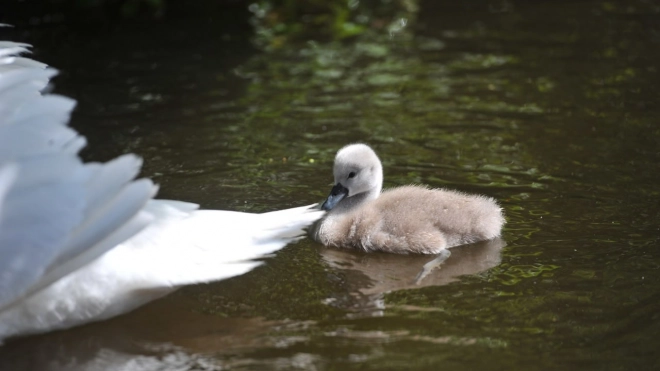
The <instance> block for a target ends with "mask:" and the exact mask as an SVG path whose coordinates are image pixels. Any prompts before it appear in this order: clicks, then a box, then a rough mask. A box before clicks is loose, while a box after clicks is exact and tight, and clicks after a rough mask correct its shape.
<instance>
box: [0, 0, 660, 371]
mask: <svg viewBox="0 0 660 371" xmlns="http://www.w3.org/2000/svg"><path fill="white" fill-rule="evenodd" d="M454 3H459V2H433V1H427V2H423V3H422V4H421V8H420V10H419V12H418V13H417V14H416V17H413V18H412V19H411V20H409V22H408V25H407V27H406V28H404V29H403V30H400V31H398V32H394V33H392V34H390V33H388V32H387V31H381V32H377V31H369V32H367V33H365V34H363V35H361V36H360V37H358V38H356V39H353V40H349V41H344V42H341V43H330V44H328V43H308V44H302V45H295V46H294V45H285V46H284V47H283V48H281V49H279V50H276V51H271V52H258V51H255V50H253V49H251V48H250V47H249V43H248V41H247V40H245V38H244V36H241V34H240V33H238V32H237V33H232V32H231V31H226V30H225V29H223V28H222V27H221V25H220V24H218V23H221V22H218V23H203V22H182V23H181V24H176V25H175V26H173V25H171V24H170V25H167V26H164V25H163V26H162V27H161V26H150V27H142V26H140V25H134V26H131V27H126V28H121V29H119V30H117V31H115V32H113V33H108V34H103V35H102V37H98V38H97V37H90V38H85V37H81V38H80V39H81V40H82V41H77V43H75V44H73V43H69V44H65V45H63V46H62V47H61V48H60V49H57V48H55V47H54V45H53V44H52V43H53V42H54V41H55V40H47V42H48V43H50V44H49V45H44V46H43V51H42V52H41V53H42V54H41V55H40V54H39V48H40V45H36V47H37V49H36V51H37V57H43V58H41V59H42V60H45V61H47V62H49V63H51V64H53V65H55V66H56V67H58V68H60V69H62V70H63V71H64V75H63V76H62V77H61V78H60V80H59V81H58V85H57V91H58V92H61V93H63V94H67V95H70V96H72V97H74V98H76V99H78V100H79V101H80V106H79V109H78V111H77V112H76V114H75V116H74V119H73V123H74V125H75V126H76V127H78V128H79V130H80V131H81V132H83V133H84V134H85V135H87V136H88V137H89V138H90V142H91V149H90V150H88V152H87V153H86V155H87V157H89V158H91V159H107V158H109V157H111V156H115V155H117V154H120V153H124V152H129V151H131V152H136V153H138V154H140V155H142V156H143V157H144V158H145V167H144V175H146V176H150V177H153V178H154V179H155V180H156V181H158V182H159V183H160V184H161V197H163V198H174V199H182V200H189V201H193V202H198V203H200V204H202V205H203V207H205V208H222V209H232V210H243V211H254V212H261V211H267V210H273V209H281V208H287V207H291V206H297V205H303V204H307V203H311V202H316V201H320V200H322V199H323V197H324V196H325V195H326V194H327V192H328V191H329V188H330V187H329V185H330V182H331V181H332V175H331V164H332V159H333V156H334V153H335V152H336V150H337V149H339V148H340V147H341V146H343V145H345V144H348V143H351V142H355V141H363V142H367V143H369V144H371V145H372V146H373V147H374V148H375V149H376V151H377V152H378V153H379V155H380V157H381V159H382V160H383V163H384V166H385V177H386V181H385V182H386V186H396V185H404V184H409V183H423V184H428V185H430V186H432V187H448V188H453V189H459V190H463V191H468V192H476V193H482V194H486V195H489V196H492V197H495V198H496V199H498V200H500V202H501V204H502V206H503V207H504V209H505V210H506V215H507V220H508V222H507V224H506V227H505V230H504V234H503V241H496V242H493V243H490V244H478V245H474V246H464V247H460V248H457V249H455V250H454V253H453V255H452V257H451V258H450V260H449V261H448V262H447V263H446V265H445V266H443V267H442V268H441V269H440V270H438V271H435V272H433V273H432V275H431V276H429V277H427V278H426V279H425V281H423V282H422V284H421V285H415V284H414V283H413V280H414V278H415V276H416V274H417V272H418V271H419V270H420V269H421V266H422V265H423V264H424V263H425V262H426V261H428V260H430V258H429V257H423V256H422V257H420V256H392V255H384V254H372V255H364V254H358V253H351V252H344V251H337V250H327V249H324V248H323V247H321V246H319V245H317V244H315V243H313V242H311V241H309V240H305V241H302V242H300V243H297V244H294V245H291V246H289V247H287V248H286V249H285V250H283V251H281V252H280V253H278V254H277V256H276V257H274V258H272V259H268V260H267V264H266V265H265V266H263V267H261V268H258V269H256V270H255V271H253V272H251V273H249V274H246V275H244V276H241V277H237V278H234V279H231V280H228V281H223V282H219V283H213V284H208V285H201V286H196V287H190V288H186V289H183V290H181V291H179V292H177V293H175V294H173V295H171V296H169V297H167V298H164V299H162V300H160V301H158V302H155V303H153V304H150V305H148V306H146V307H144V308H142V309H140V310H138V311H136V312H134V313H131V314H129V315H126V316H123V317H120V318H117V319H114V320H111V321H107V322H104V323H99V324H94V325H90V326H85V327H82V328H78V329H73V330H70V331H63V332H59V333H54V334H49V335H45V336H36V337H31V338H26V339H19V340H16V341H14V342H10V343H9V344H7V345H5V346H4V347H2V348H0V366H1V367H0V368H2V369H7V370H9V369H12V370H21V369H34V370H47V369H53V370H59V369H81V370H83V369H84V370H91V369H94V370H96V369H121V368H120V366H123V367H126V368H125V369H137V370H151V369H164V370H166V369H177V370H207V369H208V370H212V369H237V370H249V369H273V370H280V369H286V370H288V369H306V370H336V369H342V370H348V369H361V370H362V369H373V370H388V369H391V370H400V369H420V370H421V369H441V368H442V369H445V368H446V369H454V370H518V369H525V370H564V369H568V368H571V369H582V370H633V369H635V370H637V369H639V370H652V369H660V356H658V355H657V349H658V348H660V340H658V335H660V283H659V282H660V197H659V196H660V195H659V193H660V188H659V187H658V181H660V175H659V173H660V105H659V104H660V103H659V102H660V91H659V89H660V88H658V81H660V79H659V78H658V69H659V68H660V63H659V62H660V7H659V6H658V5H656V4H655V3H653V2H650V1H642V0H639V1H631V2H624V1H560V2H558V1H552V2H550V1H547V2H531V1H520V2H508V1H502V2H497V1H492V2H488V1H472V2H469V4H462V5H457V4H454ZM53 39H55V37H53ZM129 41H130V42H129ZM92 56H93V58H92ZM504 244H506V246H505V247H502V246H503V245H504ZM75 367H78V368H75ZM94 367H96V368H94ZM159 367H160V368H159Z"/></svg>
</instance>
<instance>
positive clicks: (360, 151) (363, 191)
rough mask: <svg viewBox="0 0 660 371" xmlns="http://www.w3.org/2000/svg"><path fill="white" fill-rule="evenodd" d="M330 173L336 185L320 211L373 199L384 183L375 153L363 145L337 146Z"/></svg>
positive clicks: (347, 206) (348, 206) (350, 205)
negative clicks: (338, 147)
mask: <svg viewBox="0 0 660 371" xmlns="http://www.w3.org/2000/svg"><path fill="white" fill-rule="evenodd" d="M333 173H334V176H335V186H334V187H333V188H332V191H330V195H329V196H328V199H327V200H325V202H324V203H323V206H322V208H323V210H332V209H333V208H335V207H336V206H338V205H341V206H345V207H346V208H350V207H352V206H354V205H357V204H359V203H362V202H364V201H366V200H371V199H375V198H377V197H378V195H379V194H380V191H381V188H382V186H383V166H382V165H381V163H380V159H379V158H378V156H377V155H376V152H374V151H373V150H372V149H371V148H370V147H369V146H368V145H366V144H359V143H358V144H349V145H347V146H345V147H344V148H342V149H340V150H339V152H337V156H335V165H334V168H333ZM342 200H343V202H341V201H342ZM340 202H341V204H340Z"/></svg>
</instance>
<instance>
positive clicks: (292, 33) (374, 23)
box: [249, 0, 418, 49]
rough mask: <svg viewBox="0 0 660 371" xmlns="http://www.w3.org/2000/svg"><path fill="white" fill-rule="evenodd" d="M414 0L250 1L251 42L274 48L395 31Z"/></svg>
mask: <svg viewBox="0 0 660 371" xmlns="http://www.w3.org/2000/svg"><path fill="white" fill-rule="evenodd" d="M417 2H418V1H417V0H395V1H391V0H390V1H385V0H361V1H360V0H349V1H346V0H307V1H291V0H261V1H257V2H254V3H253V4H251V5H250V7H249V9H250V11H251V12H252V14H253V17H252V20H251V23H252V25H253V27H254V30H255V43H256V44H257V45H259V46H261V47H263V48H265V49H273V48H275V49H277V48H280V47H282V46H284V45H286V44H289V43H291V42H295V41H305V40H322V41H330V40H342V39H346V38H349V37H353V36H357V35H360V34H362V33H363V32H365V31H366V30H369V29H385V28H387V29H389V30H391V31H393V32H396V31H397V30H398V29H399V28H401V27H402V26H404V25H405V23H406V22H407V21H408V20H410V19H411V18H412V17H414V16H415V13H416V12H417V10H418V5H417Z"/></svg>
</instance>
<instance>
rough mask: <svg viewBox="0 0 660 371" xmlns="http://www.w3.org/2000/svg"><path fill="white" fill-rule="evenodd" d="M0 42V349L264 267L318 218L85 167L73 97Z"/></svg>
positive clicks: (116, 168) (134, 169) (133, 162)
mask: <svg viewBox="0 0 660 371" xmlns="http://www.w3.org/2000/svg"><path fill="white" fill-rule="evenodd" d="M27 47H28V46H27V45H25V44H19V43H13V42H0V341H2V339H4V338H7V337H10V336H16V335H25V334H31V333H38V332H45V331H49V330H53V329H60V328H67V327H71V326H76V325H79V324H83V323H86V322H90V321H95V320H101V319H106V318H109V317H112V316H115V315H118V314H121V313H125V312H127V311H130V310H132V309H134V308H136V307H138V306H140V305H142V304H144V303H146V302H148V301H150V300H153V299H155V298H157V297H160V296H162V295H165V294H167V293H169V292H170V291H172V290H174V289H176V288H177V287H180V286H181V285H186V284H193V283H198V282H208V281H213V280H220V279H225V278H229V277H232V276H236V275H239V274H243V273H245V272H248V271H249V270H251V269H252V268H254V267H256V266H257V265H259V264H260V263H259V262H255V261H253V260H252V259H255V258H259V257H261V256H264V255H266V254H270V253H272V252H274V251H276V250H278V249H281V248H282V247H284V246H285V245H286V244H287V243H289V242H291V241H293V240H295V239H296V238H297V237H298V236H300V235H302V234H303V231H302V229H303V228H304V227H306V226H307V225H309V224H310V223H312V222H313V221H315V220H316V219H318V218H319V217H321V216H322V214H323V213H322V212H321V211H311V210H309V206H306V207H299V208H294V209H288V210H282V211H275V212H271V213H265V214H248V213H239V212H232V211H220V210H197V209H198V205H195V204H191V203H185V202H180V201H165V200H152V199H151V198H152V197H153V196H154V195H155V193H156V191H157V187H156V186H155V185H154V184H153V183H152V182H151V181H150V180H148V179H140V180H133V179H134V178H135V176H136V175H137V173H138V172H139V169H140V166H141V160H140V159H139V158H138V157H136V156H134V155H125V156H121V157H119V158H117V159H115V160H113V161H110V162H108V163H104V164H101V163H83V162H82V161H81V160H80V158H79V157H78V151H80V149H81V148H83V147H84V146H85V139H84V138H83V137H81V136H80V135H79V134H78V133H77V132H75V131H74V130H73V129H71V128H69V127H68V126H67V124H68V120H69V116H70V114H71V110H72V109H73V107H74V106H75V101H73V100H72V99H69V98H66V97H61V96H56V95H51V94H42V93H41V92H42V90H43V89H44V87H46V86H47V85H48V82H49V79H50V78H51V77H52V76H53V75H54V74H55V73H56V71H55V70H53V69H49V68H46V66H45V65H43V64H41V63H39V62H35V61H32V60H30V59H27V58H21V57H18V56H17V55H18V54H19V53H24V52H26V51H27V49H26V48H27Z"/></svg>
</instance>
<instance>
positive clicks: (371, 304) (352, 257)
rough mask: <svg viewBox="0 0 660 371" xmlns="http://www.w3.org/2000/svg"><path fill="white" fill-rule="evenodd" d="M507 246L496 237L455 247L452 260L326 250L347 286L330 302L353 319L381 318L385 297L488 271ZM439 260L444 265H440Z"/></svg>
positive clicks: (324, 254)
mask: <svg viewBox="0 0 660 371" xmlns="http://www.w3.org/2000/svg"><path fill="white" fill-rule="evenodd" d="M505 246H506V242H504V240H502V239H499V238H496V239H493V240H489V241H482V242H478V243H474V244H470V245H464V246H459V247H454V248H452V249H451V256H449V257H448V258H446V257H445V256H443V255H442V254H439V255H437V256H429V255H417V254H415V255H395V254H386V253H362V252H358V251H353V250H343V249H334V248H323V249H321V250H320V253H321V256H322V257H323V259H324V260H325V262H326V263H327V264H328V265H329V266H330V268H332V270H333V273H334V274H335V276H336V277H338V279H341V280H342V281H343V284H344V286H345V287H346V290H345V293H346V295H337V296H335V297H332V298H329V299H328V300H327V302H328V304H329V305H333V306H337V307H340V308H344V309H347V310H349V311H350V314H349V317H353V316H379V315H382V311H383V310H384V309H385V304H384V302H383V296H384V294H386V293H388V292H392V291H396V290H403V289H414V288H420V287H425V286H442V285H447V284H449V283H451V282H454V281H457V280H458V279H459V277H461V276H465V275H473V274H477V273H480V272H483V271H486V270H488V269H490V268H493V267H496V266H497V265H499V264H500V262H501V261H502V257H501V252H502V249H503V248H504V247H505ZM445 258H446V260H444V259H445ZM443 260H444V262H443ZM438 261H439V262H441V264H440V265H437V264H436V262H438Z"/></svg>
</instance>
